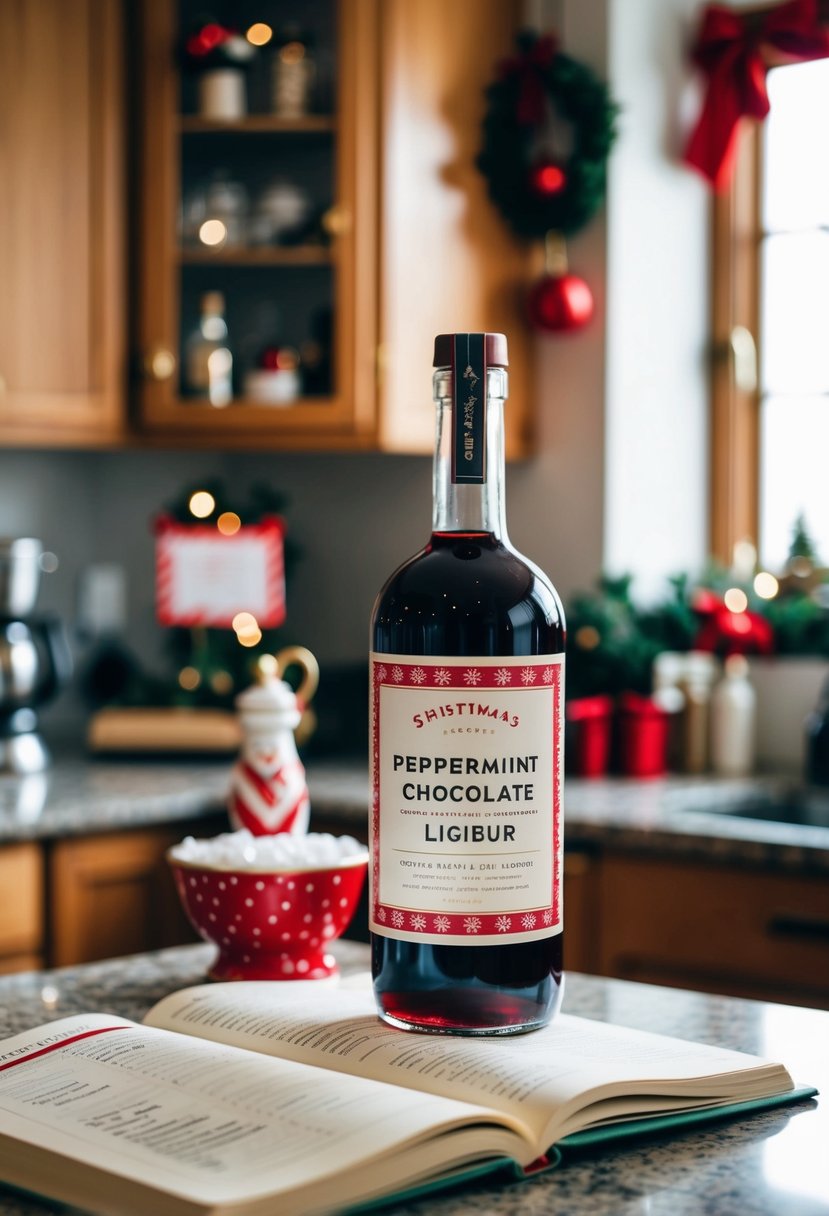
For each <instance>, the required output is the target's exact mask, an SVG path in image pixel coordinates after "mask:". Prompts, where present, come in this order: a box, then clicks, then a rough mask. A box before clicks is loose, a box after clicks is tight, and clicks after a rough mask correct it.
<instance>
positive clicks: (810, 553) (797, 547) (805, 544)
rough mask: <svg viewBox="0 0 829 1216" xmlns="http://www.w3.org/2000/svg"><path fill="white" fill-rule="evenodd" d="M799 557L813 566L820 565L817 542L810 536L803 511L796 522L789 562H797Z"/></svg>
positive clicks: (790, 546)
mask: <svg viewBox="0 0 829 1216" xmlns="http://www.w3.org/2000/svg"><path fill="white" fill-rule="evenodd" d="M799 557H800V558H805V559H806V561H808V562H811V564H812V565H813V566H819V565H820V559H819V557H818V555H817V550H816V549H815V542H814V541H813V540H812V538H811V536H810V535H809V530H808V528H807V527H806V516H805V515H804V513H803V512H802V511H801V512H800V514H799V515H798V517H797V519H796V520H795V521H794V529H793V531H792V540H791V544H790V545H789V562H792V561H795V560H796V559H797V558H799Z"/></svg>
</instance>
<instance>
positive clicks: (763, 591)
mask: <svg viewBox="0 0 829 1216" xmlns="http://www.w3.org/2000/svg"><path fill="white" fill-rule="evenodd" d="M754 590H755V591H756V592H757V594H758V595H759V596H760V599H761V600H773V599H774V597H775V596H776V595H777V592H778V591H779V590H780V584H779V583H778V581H777V579H776V578H775V577H774V575H773V574H769V572H768V571H767V570H761V571H760V573H759V574H758V575H757V576H756V578H755V579H754Z"/></svg>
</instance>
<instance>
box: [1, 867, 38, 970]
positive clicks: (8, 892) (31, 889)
mask: <svg viewBox="0 0 829 1216" xmlns="http://www.w3.org/2000/svg"><path fill="white" fill-rule="evenodd" d="M0 891H1V892H2V896H0V974H2V973H5V972H9V971H25V970H29V969H30V968H32V967H37V966H40V965H41V964H42V961H43V960H42V957H41V953H40V952H41V951H42V949H43V929H44V924H43V921H44V917H43V907H44V891H43V858H42V855H41V851H40V847H39V845H36V844H31V843H26V844H9V845H3V847H2V848H0Z"/></svg>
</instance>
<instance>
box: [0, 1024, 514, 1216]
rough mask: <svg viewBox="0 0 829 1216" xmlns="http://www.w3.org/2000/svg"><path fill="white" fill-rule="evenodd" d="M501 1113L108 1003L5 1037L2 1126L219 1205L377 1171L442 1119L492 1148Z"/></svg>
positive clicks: (1, 1165)
mask: <svg viewBox="0 0 829 1216" xmlns="http://www.w3.org/2000/svg"><path fill="white" fill-rule="evenodd" d="M487 1120H489V1121H492V1116H491V1112H489V1113H488V1112H485V1111H480V1112H479V1111H476V1110H475V1109H474V1108H470V1107H469V1106H467V1105H465V1104H461V1103H456V1102H451V1101H446V1100H443V1099H439V1100H436V1099H435V1098H434V1097H432V1096H430V1095H425V1094H415V1093H412V1092H406V1091H403V1090H400V1089H397V1088H393V1087H391V1086H387V1085H381V1084H377V1083H375V1082H373V1081H370V1080H365V1079H363V1078H360V1077H345V1076H336V1077H335V1076H333V1075H332V1074H331V1073H330V1072H325V1071H323V1070H320V1069H311V1068H308V1067H307V1066H304V1065H301V1064H297V1063H294V1062H292V1061H284V1060H274V1059H267V1058H263V1057H262V1056H261V1055H259V1056H256V1055H253V1054H251V1053H250V1052H242V1051H239V1050H238V1049H237V1048H235V1047H230V1046H225V1045H223V1044H216V1043H212V1042H208V1041H206V1040H202V1039H193V1038H185V1037H182V1036H181V1035H175V1034H170V1033H169V1032H167V1031H163V1030H157V1029H152V1028H148V1027H144V1026H137V1025H135V1024H134V1023H131V1022H127V1021H125V1020H123V1019H121V1018H115V1017H107V1016H103V1015H99V1014H95V1015H90V1016H84V1017H74V1018H66V1019H63V1020H62V1021H59V1022H55V1023H53V1024H51V1025H49V1026H45V1027H41V1028H39V1029H38V1030H34V1031H31V1032H28V1033H26V1034H22V1035H18V1036H16V1037H15V1038H13V1039H8V1040H6V1041H5V1042H3V1043H0V1137H4V1136H8V1137H14V1138H15V1139H16V1140H18V1141H24V1142H27V1143H29V1144H34V1145H41V1146H43V1145H46V1146H48V1147H49V1148H50V1149H51V1150H53V1151H54V1152H56V1153H61V1154H65V1155H67V1156H69V1157H71V1158H74V1159H77V1160H81V1161H83V1162H85V1163H87V1164H88V1165H91V1166H96V1167H98V1168H100V1169H103V1170H107V1171H110V1172H112V1173H115V1174H118V1175H120V1176H123V1177H126V1178H130V1179H133V1180H135V1181H138V1182H144V1183H147V1182H149V1183H151V1184H152V1185H153V1186H157V1187H158V1189H159V1190H166V1191H169V1192H171V1193H172V1194H174V1195H178V1196H182V1197H186V1198H188V1199H191V1200H194V1201H196V1202H199V1203H204V1204H205V1205H210V1206H212V1205H216V1204H222V1203H229V1202H239V1201H241V1200H244V1199H249V1198H251V1197H252V1196H257V1195H263V1194H268V1193H289V1194H290V1193H291V1192H292V1191H294V1190H295V1189H297V1188H302V1187H303V1186H304V1185H306V1184H307V1183H308V1182H309V1181H314V1182H315V1183H317V1182H319V1180H320V1179H321V1178H324V1177H325V1176H327V1175H335V1174H342V1172H343V1171H346V1172H351V1173H353V1172H354V1169H355V1167H356V1166H359V1165H362V1166H363V1167H366V1166H368V1168H364V1169H363V1173H364V1174H366V1175H369V1176H370V1175H371V1174H372V1172H373V1169H374V1162H375V1161H376V1160H377V1159H379V1158H382V1157H383V1156H384V1155H386V1156H388V1155H390V1154H396V1153H400V1152H402V1151H403V1150H405V1148H406V1146H410V1145H412V1144H416V1143H417V1142H420V1141H424V1140H428V1141H430V1142H431V1140H432V1139H433V1138H434V1133H435V1130H436V1129H442V1130H443V1131H444V1132H446V1131H451V1129H452V1128H455V1127H459V1126H462V1125H465V1124H470V1123H471V1124H472V1125H473V1126H474V1127H475V1129H476V1137H477V1139H478V1141H479V1142H480V1144H481V1148H480V1149H478V1148H477V1147H476V1154H477V1155H478V1156H479V1157H480V1156H481V1155H482V1154H483V1152H484V1151H485V1149H486V1144H487V1141H486V1136H485V1134H484V1133H486V1131H487V1129H486V1128H483V1129H482V1128H481V1123H483V1122H486V1121H487ZM505 1135H506V1133H505V1132H504V1130H503V1129H502V1128H497V1129H495V1133H494V1134H493V1136H492V1137H491V1144H493V1145H495V1146H496V1147H497V1146H499V1145H500V1146H501V1150H502V1151H503V1145H504V1142H505V1140H504V1138H505ZM509 1136H510V1138H511V1140H512V1141H514V1140H515V1136H514V1134H513V1133H509ZM451 1138H452V1137H451V1135H450V1136H449V1137H447V1139H448V1140H451ZM0 1145H2V1147H0V1177H2V1178H4V1179H6V1180H10V1181H15V1182H17V1183H18V1185H20V1184H23V1185H29V1186H31V1187H32V1188H33V1189H37V1180H31V1181H30V1182H29V1183H25V1182H23V1183H21V1180H20V1176H19V1174H18V1173H16V1172H15V1162H14V1153H15V1146H14V1145H9V1144H8V1142H7V1141H5V1140H3V1139H0ZM513 1148H515V1144H513ZM513 1155H514V1154H513ZM521 1155H522V1156H523V1157H524V1159H525V1160H528V1159H529V1151H528V1149H527V1147H526V1146H524V1149H523V1151H521ZM432 1156H433V1157H434V1154H432ZM395 1164H396V1162H395ZM399 1173H400V1176H401V1177H405V1160H403V1159H401V1164H400V1167H399ZM44 1185H45V1184H44ZM336 1185H337V1186H338V1187H339V1185H340V1178H338V1180H337V1184H336ZM53 1193H55V1192H53ZM334 1193H335V1194H336V1195H337V1196H338V1197H339V1198H340V1199H343V1198H345V1195H344V1194H343V1193H342V1192H341V1191H340V1190H339V1189H338V1190H337V1191H336V1192H334ZM281 1210H282V1209H281V1208H280V1211H281Z"/></svg>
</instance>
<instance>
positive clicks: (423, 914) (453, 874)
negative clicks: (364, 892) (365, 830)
mask: <svg viewBox="0 0 829 1216" xmlns="http://www.w3.org/2000/svg"><path fill="white" fill-rule="evenodd" d="M435 367H436V369H437V370H436V371H435V374H434V381H433V383H434V390H435V401H436V405H437V439H436V448H435V463H434V506H433V529H432V535H431V538H430V540H429V542H428V544H427V545H426V547H425V548H424V549H423V550H422V551H421V552H420V553H418V554H416V555H415V556H414V557H413V558H411V559H410V560H409V561H408V562H406V563H405V564H404V565H402V566H401V567H400V568H399V569H398V570H397V571H396V572H395V573H394V574H392V576H391V578H390V579H389V580H388V582H387V583H386V585H385V586H384V587H383V589H382V591H381V592H380V595H379V596H378V599H377V602H376V604H375V606H374V612H373V615H372V622H371V641H372V656H371V659H372V672H371V727H372V746H371V760H372V810H371V825H370V835H371V846H372V867H371V898H370V909H369V919H370V927H371V930H372V973H373V979H374V989H375V995H376V999H377V1005H378V1010H379V1012H380V1016H381V1017H382V1018H384V1020H386V1021H387V1022H389V1023H391V1024H392V1025H395V1026H398V1027H401V1028H403V1029H415V1030H426V1031H435V1032H444V1033H455V1034H499V1033H515V1032H520V1031H525V1030H532V1029H534V1028H536V1027H537V1026H541V1025H543V1024H544V1023H545V1022H546V1021H548V1020H549V1018H550V1017H551V1016H552V1014H553V1013H554V1012H555V1010H556V1009H557V1007H558V1004H559V1002H560V996H561V977H562V956H561V944H562V936H561V929H562V838H561V832H562V823H561V780H562V777H561V774H562V771H563V770H562V729H563V684H564V655H563V651H564V642H565V626H564V615H563V612H562V608H561V604H560V601H559V599H558V596H557V595H556V592H555V590H554V589H553V587H552V585H551V583H550V582H549V580H548V579H547V578H546V576H545V575H544V574H542V573H541V571H540V570H539V569H538V568H537V567H536V566H534V565H533V564H532V563H531V562H529V561H527V559H526V558H524V557H522V556H521V555H520V554H519V553H517V552H516V550H515V549H514V548H513V547H512V546H511V544H510V542H509V538H508V536H507V530H506V523H505V512H504V431H503V405H504V399H505V397H506V395H507V371H506V367H507V343H506V338H505V337H504V336H503V335H502V334H441V335H439V336H438V338H437V339H436V341H435Z"/></svg>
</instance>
